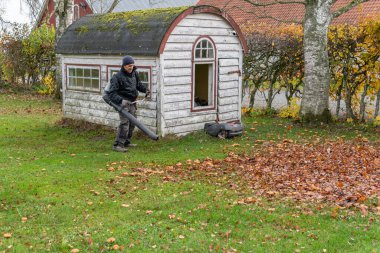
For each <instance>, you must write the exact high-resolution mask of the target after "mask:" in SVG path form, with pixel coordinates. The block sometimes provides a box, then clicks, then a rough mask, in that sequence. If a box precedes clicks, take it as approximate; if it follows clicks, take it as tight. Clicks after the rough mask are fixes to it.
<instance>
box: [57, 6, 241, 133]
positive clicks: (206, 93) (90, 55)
mask: <svg viewBox="0 0 380 253" xmlns="http://www.w3.org/2000/svg"><path fill="white" fill-rule="evenodd" d="M246 49H247V46H246V42H245V40H244V38H243V35H242V33H241V31H240V29H239V27H238V26H237V25H236V23H235V22H234V21H233V20H232V19H231V18H230V17H229V16H228V15H227V14H226V13H224V12H222V11H221V10H220V9H218V8H215V7H211V6H194V7H185V8H179V7H177V8H166V9H150V10H142V11H132V12H123V13H109V14H101V15H88V16H85V17H83V18H81V19H80V20H78V21H77V22H75V23H73V24H72V25H71V26H69V27H68V28H67V30H66V31H65V33H64V34H63V35H62V37H61V38H60V40H59V41H58V44H57V48H56V52H57V54H59V58H60V59H61V66H62V82H63V112H64V116H65V117H69V118H74V119H81V120H86V121H89V122H93V123H98V124H103V125H109V126H117V124H118V115H117V113H116V112H115V111H114V110H113V109H112V108H111V107H110V106H109V105H107V104H106V103H104V102H103V101H102V98H101V95H102V92H103V88H104V87H105V86H106V85H107V83H108V82H109V80H110V78H111V77H112V75H113V74H114V73H115V72H116V71H119V70H120V67H121V61H122V58H123V56H124V55H131V56H133V57H134V58H135V63H136V66H137V68H138V72H139V75H140V79H141V80H142V82H143V83H144V84H145V85H147V86H148V87H149V89H150V90H151V92H152V93H151V97H150V98H149V99H147V100H142V101H141V102H140V104H139V105H138V112H137V114H138V118H139V120H140V121H141V122H142V123H144V124H145V125H146V126H147V127H149V128H150V129H152V130H153V131H155V132H156V133H157V134H159V135H161V136H164V135H166V134H177V135H184V134H187V133H190V132H193V131H196V130H200V129H202V128H203V126H204V124H205V123H207V122H213V121H216V120H218V121H220V122H229V121H236V120H240V119H241V96H242V94H241V91H242V89H241V84H242V76H241V71H242V62H243V53H244V51H245V50H246Z"/></svg>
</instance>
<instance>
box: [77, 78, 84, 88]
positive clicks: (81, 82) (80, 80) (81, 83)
mask: <svg viewBox="0 0 380 253" xmlns="http://www.w3.org/2000/svg"><path fill="white" fill-rule="evenodd" d="M76 86H79V87H83V78H77V83H76Z"/></svg>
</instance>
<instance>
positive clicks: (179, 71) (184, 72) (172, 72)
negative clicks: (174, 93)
mask: <svg viewBox="0 0 380 253" xmlns="http://www.w3.org/2000/svg"><path fill="white" fill-rule="evenodd" d="M183 76H191V68H168V69H165V77H176V78H178V77H183Z"/></svg>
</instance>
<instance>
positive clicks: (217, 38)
mask: <svg viewBox="0 0 380 253" xmlns="http://www.w3.org/2000/svg"><path fill="white" fill-rule="evenodd" d="M198 37H199V35H198V34H193V35H184V34H181V35H178V34H177V35H176V34H172V35H170V37H169V38H168V41H167V43H192V44H193V43H195V40H196V39H197V38H198ZM210 37H211V39H212V40H213V41H214V42H215V43H216V44H236V43H238V44H240V42H239V40H238V39H237V38H236V36H225V35H212V36H210Z"/></svg>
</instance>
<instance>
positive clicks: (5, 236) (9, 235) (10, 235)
mask: <svg viewBox="0 0 380 253" xmlns="http://www.w3.org/2000/svg"><path fill="white" fill-rule="evenodd" d="M3 236H4V238H11V237H12V234H11V233H4V234H3Z"/></svg>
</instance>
